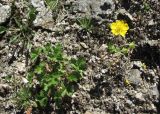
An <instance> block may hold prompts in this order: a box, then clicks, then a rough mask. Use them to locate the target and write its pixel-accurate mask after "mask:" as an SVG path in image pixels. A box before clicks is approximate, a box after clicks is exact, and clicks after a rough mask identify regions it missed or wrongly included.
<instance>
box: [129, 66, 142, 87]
mask: <svg viewBox="0 0 160 114" xmlns="http://www.w3.org/2000/svg"><path fill="white" fill-rule="evenodd" d="M126 79H128V80H129V82H130V83H132V84H134V85H140V84H142V78H141V72H140V71H139V70H138V69H131V70H130V71H129V73H128V75H127V77H126Z"/></svg>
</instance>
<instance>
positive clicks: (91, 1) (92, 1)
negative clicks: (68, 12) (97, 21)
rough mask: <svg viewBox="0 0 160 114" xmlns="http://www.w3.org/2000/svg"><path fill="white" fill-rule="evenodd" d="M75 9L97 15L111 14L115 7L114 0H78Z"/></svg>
mask: <svg viewBox="0 0 160 114" xmlns="http://www.w3.org/2000/svg"><path fill="white" fill-rule="evenodd" d="M76 5H77V6H76V7H75V11H76V10H77V11H79V12H83V13H86V14H89V15H93V16H97V15H99V14H102V15H103V14H111V13H112V11H113V10H114V9H115V4H114V2H113V0H78V1H77V3H76Z"/></svg>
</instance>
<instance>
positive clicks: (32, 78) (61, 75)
mask: <svg viewBox="0 0 160 114" xmlns="http://www.w3.org/2000/svg"><path fill="white" fill-rule="evenodd" d="M31 60H32V63H33V65H32V68H31V69H30V70H29V72H28V81H29V83H28V85H27V87H28V90H29V91H28V94H30V95H31V96H29V98H27V99H26V100H21V101H24V102H23V103H22V105H23V104H26V103H25V101H26V102H31V101H32V102H33V101H34V103H35V104H36V105H33V107H46V106H48V105H49V103H50V102H55V103H56V105H57V106H58V107H59V106H60V104H61V102H62V101H63V98H64V97H65V96H70V95H72V93H73V92H74V89H75V88H74V85H75V84H76V82H77V81H79V80H80V79H81V78H82V75H83V71H84V70H85V67H86V63H85V61H84V59H83V58H78V59H75V58H71V57H68V56H66V55H65V54H64V53H63V49H62V46H61V44H57V45H55V46H54V47H52V46H51V44H50V43H48V44H46V45H45V46H44V47H38V48H35V49H33V50H32V51H31ZM24 89H25V88H24ZM21 92H22V93H23V91H21ZM30 105H31V104H30Z"/></svg>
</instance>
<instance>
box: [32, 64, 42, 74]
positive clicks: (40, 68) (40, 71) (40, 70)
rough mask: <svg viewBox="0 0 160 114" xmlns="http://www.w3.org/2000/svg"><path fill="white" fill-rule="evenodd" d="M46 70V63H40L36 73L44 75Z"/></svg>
mask: <svg viewBox="0 0 160 114" xmlns="http://www.w3.org/2000/svg"><path fill="white" fill-rule="evenodd" d="M44 69H45V63H43V62H42V63H40V64H39V65H38V66H36V68H35V70H34V72H35V73H37V74H42V73H43V72H44Z"/></svg>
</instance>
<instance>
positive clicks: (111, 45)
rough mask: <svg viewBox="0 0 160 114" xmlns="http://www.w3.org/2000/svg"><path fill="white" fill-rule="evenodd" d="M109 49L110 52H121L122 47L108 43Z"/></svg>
mask: <svg viewBox="0 0 160 114" xmlns="http://www.w3.org/2000/svg"><path fill="white" fill-rule="evenodd" d="M108 51H109V52H110V53H118V52H120V48H119V47H116V46H115V45H114V44H111V43H110V44H108Z"/></svg>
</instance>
